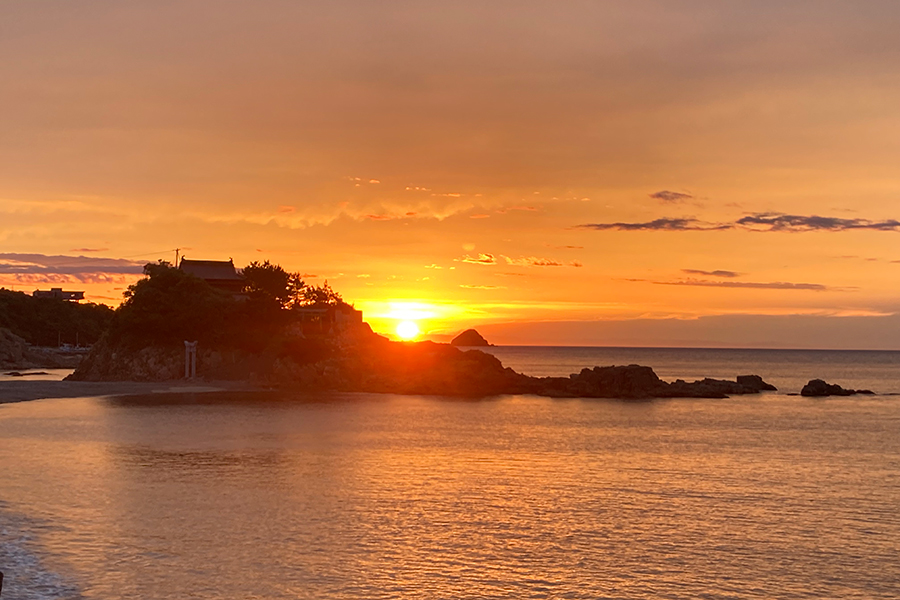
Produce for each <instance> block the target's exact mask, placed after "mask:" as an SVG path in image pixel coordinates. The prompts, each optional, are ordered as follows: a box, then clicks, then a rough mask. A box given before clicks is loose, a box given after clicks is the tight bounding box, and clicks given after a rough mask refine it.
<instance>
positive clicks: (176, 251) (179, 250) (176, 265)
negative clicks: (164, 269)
mask: <svg viewBox="0 0 900 600" xmlns="http://www.w3.org/2000/svg"><path fill="white" fill-rule="evenodd" d="M179 252H181V248H175V265H174V266H175V268H176V269H177V268H178V253H179Z"/></svg>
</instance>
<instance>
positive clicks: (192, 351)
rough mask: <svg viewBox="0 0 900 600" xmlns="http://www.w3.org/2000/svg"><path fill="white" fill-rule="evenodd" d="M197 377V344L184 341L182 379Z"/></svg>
mask: <svg viewBox="0 0 900 600" xmlns="http://www.w3.org/2000/svg"><path fill="white" fill-rule="evenodd" d="M196 377H197V342H196V341H194V342H189V341H187V340H184V378H185V379H195V378H196Z"/></svg>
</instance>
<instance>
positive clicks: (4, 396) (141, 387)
mask: <svg viewBox="0 0 900 600" xmlns="http://www.w3.org/2000/svg"><path fill="white" fill-rule="evenodd" d="M264 389H265V388H262V387H259V386H254V385H252V384H248V383H246V382H236V381H0V404H10V403H15V402H28V401H31V400H52V399H59V398H82V397H96V396H132V395H137V394H177V393H191V392H193V393H205V392H252V391H262V390H264Z"/></svg>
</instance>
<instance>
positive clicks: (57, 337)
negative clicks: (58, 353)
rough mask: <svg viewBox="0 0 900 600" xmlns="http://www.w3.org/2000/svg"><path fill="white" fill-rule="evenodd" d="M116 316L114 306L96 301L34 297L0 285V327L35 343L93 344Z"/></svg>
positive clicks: (46, 344) (54, 344)
mask: <svg viewBox="0 0 900 600" xmlns="http://www.w3.org/2000/svg"><path fill="white" fill-rule="evenodd" d="M112 318H113V310H112V309H111V308H109V307H108V306H104V305H102V304H94V303H93V302H87V303H78V302H67V301H65V300H60V299H57V298H35V297H33V296H30V295H28V294H26V293H24V292H14V291H12V290H7V289H0V327H5V328H7V329H9V330H10V331H12V332H13V333H14V334H16V335H18V336H19V337H21V338H24V339H25V341H26V342H28V343H29V344H32V345H35V346H56V344H57V343H58V342H62V343H64V344H75V343H76V342H77V343H80V344H93V343H94V342H96V341H97V340H98V339H99V338H100V335H101V334H102V333H103V331H104V330H105V329H106V328H107V326H108V325H109V323H110V321H112Z"/></svg>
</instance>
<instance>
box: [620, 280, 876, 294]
mask: <svg viewBox="0 0 900 600" xmlns="http://www.w3.org/2000/svg"><path fill="white" fill-rule="evenodd" d="M625 281H632V282H641V283H652V284H653V285H677V286H693V287H709V288H739V289H754V290H806V291H813V292H826V291H829V292H834V291H851V290H856V289H858V288H854V287H842V288H836V287H831V286H827V285H823V284H821V283H793V282H789V281H709V280H706V279H679V280H675V281H654V280H652V279H625Z"/></svg>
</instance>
